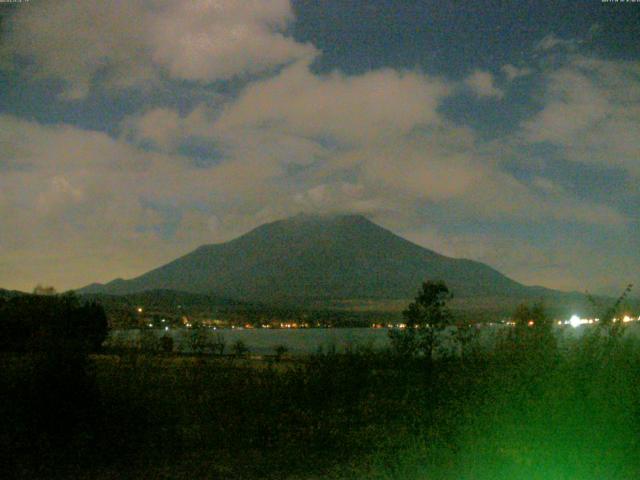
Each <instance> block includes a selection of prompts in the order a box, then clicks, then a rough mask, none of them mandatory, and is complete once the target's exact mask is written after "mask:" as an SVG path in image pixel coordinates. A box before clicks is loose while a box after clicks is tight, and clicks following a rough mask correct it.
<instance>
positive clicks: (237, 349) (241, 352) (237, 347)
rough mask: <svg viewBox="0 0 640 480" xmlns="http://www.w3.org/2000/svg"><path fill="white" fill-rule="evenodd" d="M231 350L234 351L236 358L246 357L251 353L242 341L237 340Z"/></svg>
mask: <svg viewBox="0 0 640 480" xmlns="http://www.w3.org/2000/svg"><path fill="white" fill-rule="evenodd" d="M231 349H232V350H233V353H234V355H235V356H236V357H244V356H245V355H246V354H247V352H248V351H249V349H248V348H247V346H246V345H245V343H244V342H243V341H242V340H236V341H235V342H234V344H233V346H232V347H231Z"/></svg>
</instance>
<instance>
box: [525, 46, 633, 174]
mask: <svg viewBox="0 0 640 480" xmlns="http://www.w3.org/2000/svg"><path fill="white" fill-rule="evenodd" d="M522 135H523V139H524V141H526V142H533V143H535V142H549V143H552V144H554V145H556V146H558V147H560V148H562V151H563V153H564V155H565V157H566V158H567V159H569V160H572V161H575V162H579V163H592V164H600V165H609V166H618V167H621V168H624V169H626V170H627V171H628V172H629V173H631V174H633V175H636V176H637V175H640V160H638V159H640V63H638V62H622V61H605V60H597V59H588V58H584V57H573V58H572V59H571V60H570V61H569V62H568V63H567V64H566V65H564V66H562V67H560V68H558V69H557V70H554V71H551V72H549V73H548V74H547V75H546V91H545V97H544V107H543V108H542V110H541V111H540V112H539V113H538V114H536V115H535V116H534V117H533V118H530V119H528V120H527V121H525V122H523V124H522Z"/></svg>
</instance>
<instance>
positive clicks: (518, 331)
mask: <svg viewBox="0 0 640 480" xmlns="http://www.w3.org/2000/svg"><path fill="white" fill-rule="evenodd" d="M512 320H513V322H514V323H515V325H514V328H513V330H512V331H511V332H510V333H509V337H510V338H509V344H510V345H511V348H512V349H513V350H514V351H513V353H515V354H518V355H526V356H529V357H532V356H533V357H536V358H537V361H540V358H539V357H545V358H547V359H551V358H553V354H554V353H555V352H556V350H557V341H556V337H555V335H554V333H553V320H552V319H551V317H550V316H549V315H548V314H547V311H546V309H545V307H544V304H543V303H542V302H537V303H534V304H533V305H532V306H531V307H530V306H528V305H526V304H524V303H522V304H520V305H518V307H517V308H516V310H515V312H514V313H513V316H512Z"/></svg>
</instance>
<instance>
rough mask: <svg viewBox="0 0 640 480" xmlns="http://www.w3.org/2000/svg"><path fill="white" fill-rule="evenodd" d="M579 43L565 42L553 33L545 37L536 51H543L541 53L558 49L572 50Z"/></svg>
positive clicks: (576, 41)
mask: <svg viewBox="0 0 640 480" xmlns="http://www.w3.org/2000/svg"><path fill="white" fill-rule="evenodd" d="M579 42H580V41H579V40H564V39H562V38H559V37H557V36H555V35H554V34H553V33H550V34H549V35H546V36H545V37H543V38H542V40H540V41H539V42H538V43H537V44H536V45H535V49H536V50H541V51H547V50H553V49H557V48H568V49H571V48H573V47H575V46H576V44H577V43H579Z"/></svg>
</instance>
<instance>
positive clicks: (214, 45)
mask: <svg viewBox="0 0 640 480" xmlns="http://www.w3.org/2000/svg"><path fill="white" fill-rule="evenodd" d="M292 19H293V14H292V11H291V6H290V4H289V2H288V0H266V1H265V0H260V1H258V0H251V1H243V2H238V1H235V0H217V1H210V0H195V1H192V2H167V1H165V0H131V1H128V2H102V1H99V0H90V1H83V2H77V1H75V0H65V1H59V2H39V3H38V5H37V6H35V5H33V6H31V5H27V6H24V7H23V8H19V9H16V12H15V14H14V15H12V16H11V17H9V21H8V22H7V24H8V26H7V30H8V32H7V33H6V38H5V39H4V41H3V44H4V46H3V47H2V49H1V51H0V54H2V56H3V57H4V58H5V62H6V61H7V58H9V61H10V59H11V57H13V56H15V55H17V56H20V57H23V58H29V59H30V60H31V61H32V62H33V65H32V67H33V71H34V72H35V73H37V74H38V75H41V76H44V77H47V76H50V77H56V78H60V79H62V80H65V81H66V82H67V88H66V90H65V92H64V95H65V97H66V98H67V99H72V100H77V99H82V98H84V97H85V96H86V95H87V94H88V92H89V90H90V89H91V86H92V85H93V84H94V83H95V82H96V81H98V80H97V79H98V78H99V77H100V78H101V79H102V80H101V81H103V82H104V83H105V85H106V86H109V87H113V88H120V87H129V86H132V85H136V86H143V87H147V88H150V87H153V85H154V84H157V83H158V82H160V80H161V78H162V75H163V74H164V73H167V74H168V75H169V76H170V77H171V78H174V79H186V80H194V81H199V82H212V81H215V80H219V79H228V78H233V77H236V76H246V75H251V74H256V73H260V72H263V71H265V70H268V69H271V68H273V67H276V66H278V65H283V64H286V63H288V62H291V61H295V60H298V59H301V58H312V57H314V56H315V55H316V54H317V51H316V49H315V48H314V47H313V46H311V45H308V44H301V43H299V42H296V41H295V40H294V39H292V38H291V37H288V36H286V35H285V33H284V32H285V30H286V27H287V24H288V22H290V21H291V20H292ZM61 25H63V26H65V25H66V26H68V25H73V28H61Z"/></svg>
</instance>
